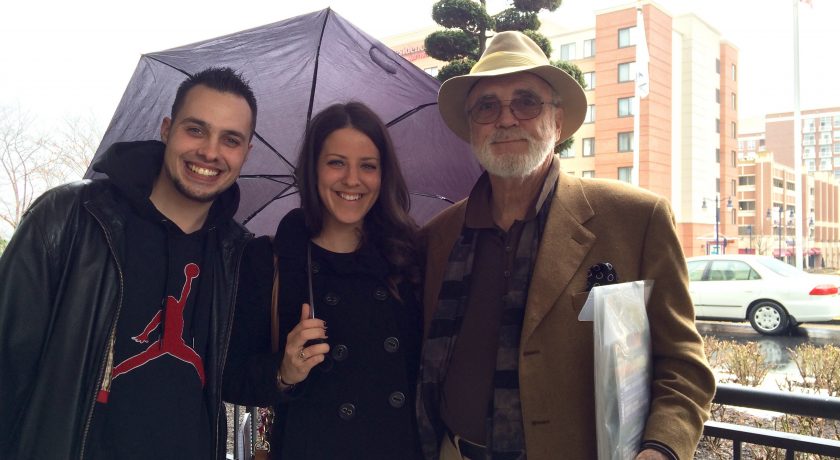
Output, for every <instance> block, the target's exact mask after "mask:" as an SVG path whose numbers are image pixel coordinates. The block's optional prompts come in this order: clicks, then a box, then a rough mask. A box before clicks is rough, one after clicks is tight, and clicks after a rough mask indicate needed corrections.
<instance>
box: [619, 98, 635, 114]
mask: <svg viewBox="0 0 840 460" xmlns="http://www.w3.org/2000/svg"><path fill="white" fill-rule="evenodd" d="M618 116H619V117H632V116H633V98H632V97H620V98H618Z"/></svg>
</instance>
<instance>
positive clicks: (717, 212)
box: [701, 194, 732, 254]
mask: <svg viewBox="0 0 840 460" xmlns="http://www.w3.org/2000/svg"><path fill="white" fill-rule="evenodd" d="M701 208H702V209H703V210H704V211H705V210H706V198H703V206H701ZM726 209H732V197H731V196H730V197H729V198H727V199H726ZM715 251H716V253H717V251H720V201H719V199H718V195H717V194H715ZM723 253H724V254H726V243H724V245H723Z"/></svg>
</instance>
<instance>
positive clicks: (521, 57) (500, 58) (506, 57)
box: [470, 51, 549, 75]
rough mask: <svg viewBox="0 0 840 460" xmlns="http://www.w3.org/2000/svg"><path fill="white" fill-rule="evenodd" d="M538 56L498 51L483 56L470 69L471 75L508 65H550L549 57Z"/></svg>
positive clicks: (503, 67)
mask: <svg viewBox="0 0 840 460" xmlns="http://www.w3.org/2000/svg"><path fill="white" fill-rule="evenodd" d="M535 57H536V56H533V55H525V54H522V53H511V52H509V51H497V52H495V53H491V54H488V55H486V56H483V57H482V58H481V60H479V61H478V63H476V65H474V66H473V68H472V70H470V75H472V74H476V73H481V72H488V71H493V70H501V69H505V68H508V67H526V66H540V65H548V64H549V62H548V59H544V58H543V59H535Z"/></svg>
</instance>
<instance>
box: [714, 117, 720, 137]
mask: <svg viewBox="0 0 840 460" xmlns="http://www.w3.org/2000/svg"><path fill="white" fill-rule="evenodd" d="M715 132H716V133H718V134H720V118H715Z"/></svg>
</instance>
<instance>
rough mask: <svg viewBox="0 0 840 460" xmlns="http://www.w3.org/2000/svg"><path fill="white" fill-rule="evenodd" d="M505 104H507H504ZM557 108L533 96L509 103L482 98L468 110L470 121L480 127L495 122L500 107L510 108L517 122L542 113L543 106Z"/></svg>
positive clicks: (518, 98)
mask: <svg viewBox="0 0 840 460" xmlns="http://www.w3.org/2000/svg"><path fill="white" fill-rule="evenodd" d="M504 102H507V104H504ZM545 104H548V105H553V106H555V107H556V106H557V104H556V103H554V102H543V101H542V100H541V99H540V98H539V97H537V96H533V95H526V96H519V97H515V98H513V99H511V100H509V101H501V100H499V99H498V98H495V97H484V98H481V99H479V100H478V102H476V103H475V105H473V106H472V108H471V109H470V110H469V112H467V113H469V114H470V119H471V120H472V121H474V122H475V123H478V124H480V125H486V124H490V123H493V122H495V121H496V120H498V119H499V116H501V114H502V107H505V106H507V107H510V113H512V114H513V116H514V117H516V119H517V120H520V121H522V120H530V119H532V118H536V117H537V116H539V114H540V113H542V108H543V105H545Z"/></svg>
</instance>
